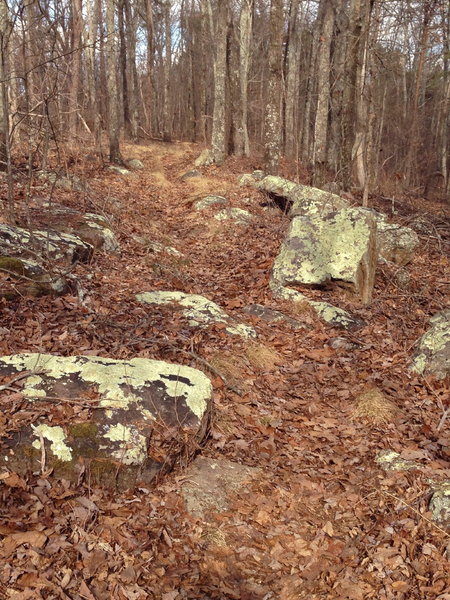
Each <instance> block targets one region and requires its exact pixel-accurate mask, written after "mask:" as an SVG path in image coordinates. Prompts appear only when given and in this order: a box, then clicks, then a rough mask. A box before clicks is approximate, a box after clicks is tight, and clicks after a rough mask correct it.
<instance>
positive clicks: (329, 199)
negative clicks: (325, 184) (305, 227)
mask: <svg viewBox="0 0 450 600" xmlns="http://www.w3.org/2000/svg"><path fill="white" fill-rule="evenodd" d="M257 187H258V189H259V190H261V191H263V192H265V193H267V194H269V195H270V196H271V197H273V198H274V199H275V200H277V199H281V200H282V204H283V206H282V208H283V210H286V209H288V208H289V211H288V212H289V216H290V217H297V216H306V215H308V216H316V215H319V216H326V215H327V214H328V213H329V212H334V211H338V210H341V209H343V208H348V202H347V201H346V200H344V199H343V198H341V197H340V196H338V195H336V194H332V193H330V192H326V191H324V190H320V189H318V188H314V187H310V186H308V185H301V184H299V183H295V182H294V181H289V179H283V178H282V177H276V176H274V175H268V176H267V177H264V179H262V180H261V181H260V182H259V183H258V186H257Z"/></svg>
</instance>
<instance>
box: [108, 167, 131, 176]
mask: <svg viewBox="0 0 450 600" xmlns="http://www.w3.org/2000/svg"><path fill="white" fill-rule="evenodd" d="M108 171H112V172H113V173H116V174H117V175H131V171H129V170H128V169H125V168H124V167H119V166H117V165H109V167H108Z"/></svg>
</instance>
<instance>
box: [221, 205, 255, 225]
mask: <svg viewBox="0 0 450 600" xmlns="http://www.w3.org/2000/svg"><path fill="white" fill-rule="evenodd" d="M214 218H215V219H216V220H217V221H233V222H234V223H235V224H236V225H248V223H249V222H250V221H251V220H252V219H253V215H252V214H251V213H249V212H248V210H244V209H243V208H227V209H225V210H221V211H220V212H218V213H217V214H216V215H214Z"/></svg>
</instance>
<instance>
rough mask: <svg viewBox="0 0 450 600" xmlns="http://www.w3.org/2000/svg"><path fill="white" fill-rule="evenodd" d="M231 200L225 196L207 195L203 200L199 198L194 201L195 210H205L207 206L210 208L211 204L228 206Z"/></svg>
mask: <svg viewBox="0 0 450 600" xmlns="http://www.w3.org/2000/svg"><path fill="white" fill-rule="evenodd" d="M229 204H230V203H229V201H228V200H227V199H226V198H224V197H223V196H213V195H211V196H205V197H204V198H202V199H201V200H197V201H196V202H194V209H195V210H204V209H205V208H209V207H210V206H228V205H229Z"/></svg>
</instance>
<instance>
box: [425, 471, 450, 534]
mask: <svg viewBox="0 0 450 600" xmlns="http://www.w3.org/2000/svg"><path fill="white" fill-rule="evenodd" d="M430 510H431V514H432V516H433V520H434V521H437V522H438V523H449V524H450V479H448V480H446V481H441V482H440V483H436V484H434V486H433V495H432V496H431V500H430Z"/></svg>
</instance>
